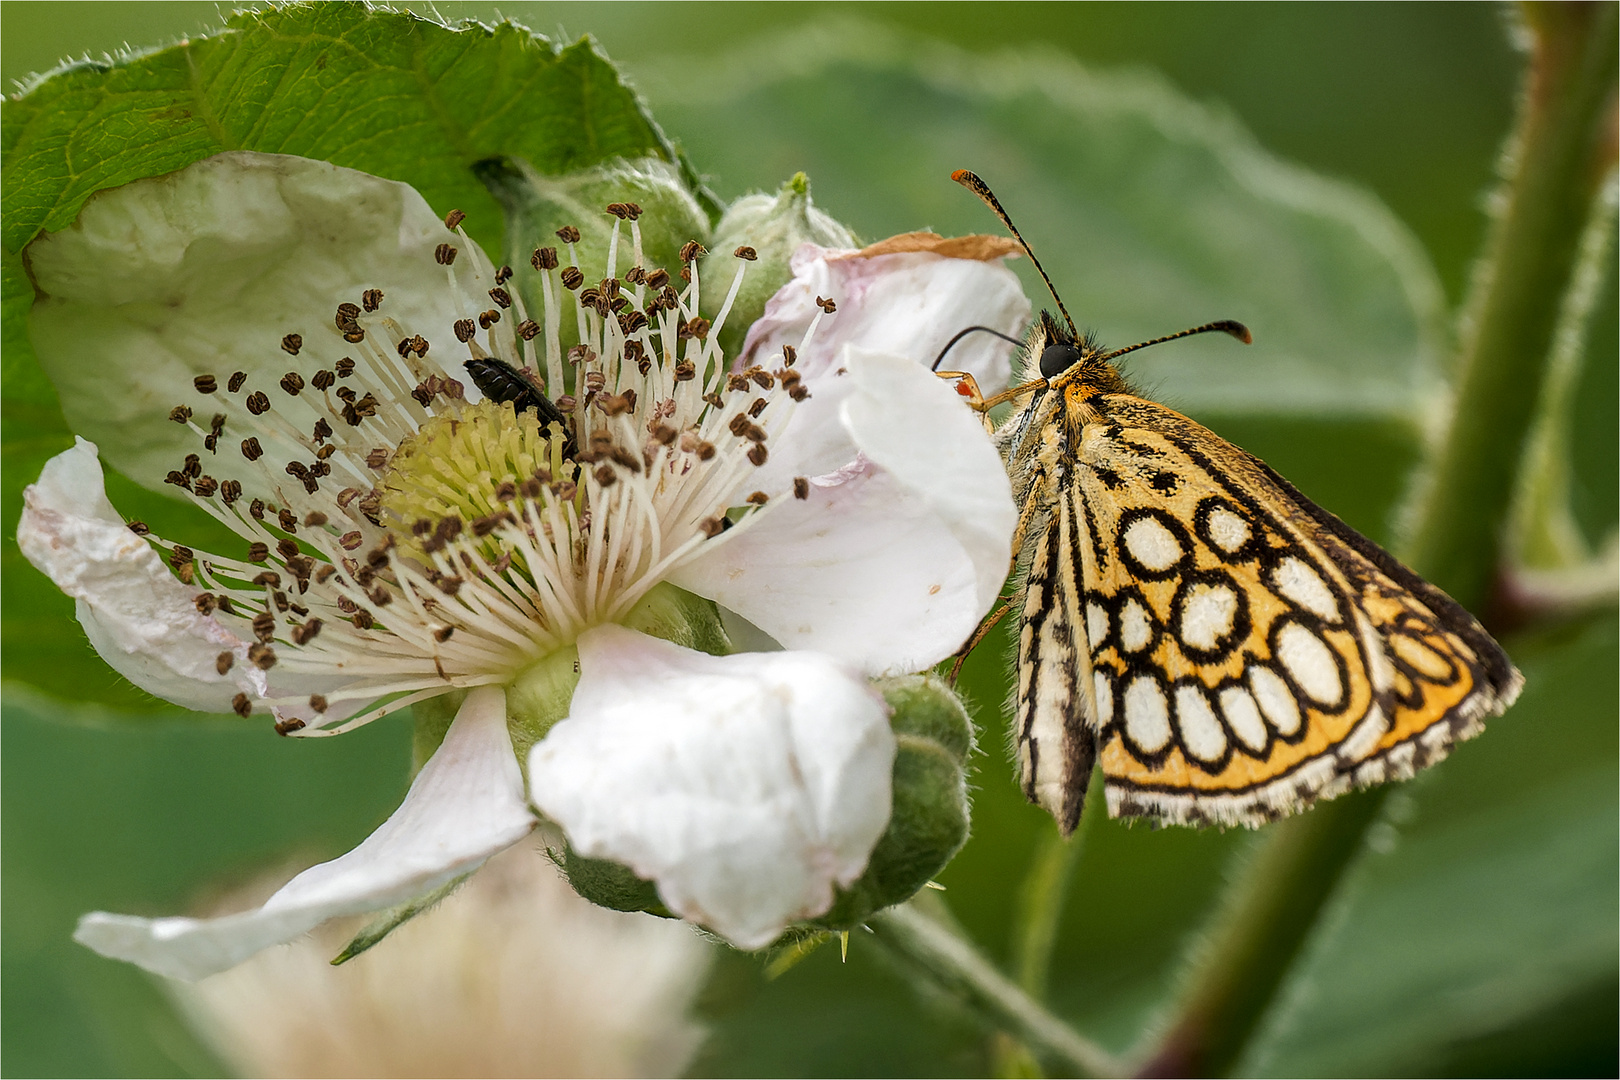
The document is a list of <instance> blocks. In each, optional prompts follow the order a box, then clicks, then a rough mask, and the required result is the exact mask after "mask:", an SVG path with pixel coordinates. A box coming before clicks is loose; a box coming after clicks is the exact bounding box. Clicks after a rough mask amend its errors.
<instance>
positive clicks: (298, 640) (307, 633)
mask: <svg viewBox="0 0 1620 1080" xmlns="http://www.w3.org/2000/svg"><path fill="white" fill-rule="evenodd" d="M321 626H322V623H321V620H319V619H310V620H309V621H308V622H306V623H304V624H303V625H301V626H295V627H293V628H292V640H293V644H294V645H308V644H309V643H310V642H312V641H314V640H315V635H317V634H319V633H320V632H321Z"/></svg>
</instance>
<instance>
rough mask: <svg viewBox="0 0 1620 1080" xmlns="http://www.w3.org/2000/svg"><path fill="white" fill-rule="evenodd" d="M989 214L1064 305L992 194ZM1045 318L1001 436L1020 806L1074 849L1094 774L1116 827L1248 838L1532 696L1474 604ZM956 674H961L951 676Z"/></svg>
mask: <svg viewBox="0 0 1620 1080" xmlns="http://www.w3.org/2000/svg"><path fill="white" fill-rule="evenodd" d="M952 179H954V180H956V181H957V182H958V183H960V184H962V185H963V186H965V187H967V188H968V189H969V190H971V191H973V192H974V193H975V194H976V195H978V196H979V197H980V198H981V199H982V200H983V201H984V202H985V203H986V205H988V206H989V207H990V208H991V209H992V210H993V211H995V213H996V214H997V216H998V217H1000V218H1001V220H1002V222H1003V224H1005V225H1006V227H1007V228H1008V230H1009V231H1010V232H1011V233H1012V234H1013V236H1014V237H1015V238H1017V240H1018V241H1019V243H1020V244H1023V246H1024V250H1025V251H1026V253H1028V254H1029V256H1030V259H1031V261H1032V262H1033V263H1034V265H1035V267H1036V269H1037V270H1038V271H1039V272H1040V274H1041V277H1042V278H1043V279H1045V280H1046V283H1047V287H1048V288H1049V289H1051V287H1052V285H1051V280H1050V279H1049V278H1047V276H1046V271H1045V270H1044V269H1042V268H1041V266H1040V263H1039V261H1038V260H1036V259H1035V255H1034V252H1033V251H1030V249H1029V245H1028V244H1027V243H1026V242H1025V241H1024V238H1023V237H1022V236H1021V235H1019V233H1018V230H1017V229H1016V228H1015V227H1014V226H1013V224H1012V221H1011V219H1010V218H1009V217H1008V216H1007V213H1006V211H1005V210H1003V209H1002V208H1001V204H1000V203H999V202H998V201H997V200H996V198H995V196H994V195H993V194H992V193H991V192H990V189H989V188H988V187H987V186H986V185H985V183H984V181H982V180H980V179H979V178H978V177H977V176H975V175H974V174H972V173H970V172H967V171H966V170H962V171H959V172H957V173H955V174H953V176H952ZM1052 297H1053V299H1054V300H1055V301H1056V302H1057V307H1058V310H1059V312H1060V313H1061V314H1062V316H1063V322H1061V323H1060V322H1059V321H1058V320H1057V319H1056V318H1054V317H1053V316H1052V315H1051V314H1050V313H1049V312H1042V314H1041V317H1040V319H1039V320H1038V321H1037V322H1036V324H1035V326H1034V327H1033V329H1032V331H1031V332H1030V335H1029V337H1028V339H1027V340H1026V341H1025V342H1024V352H1023V359H1024V372H1023V380H1022V381H1019V382H1015V383H1014V384H1013V385H1012V386H1011V388H1009V389H1008V390H1007V391H1005V392H1004V393H1002V394H998V395H995V396H993V397H991V398H989V399H985V398H983V397H982V396H981V395H980V394H979V392H978V389H977V387H976V386H974V385H973V384H972V379H971V376H964V375H962V373H959V372H941V373H940V374H941V375H945V376H949V377H956V378H959V379H961V380H962V381H961V386H962V388H963V391H964V393H965V394H968V395H970V396H971V397H972V398H974V400H975V408H977V409H979V410H980V411H982V412H985V413H986V414H988V410H989V409H990V408H992V407H994V406H995V405H997V404H1000V403H1003V402H1012V403H1013V405H1014V408H1013V411H1012V413H1011V415H1010V416H1008V417H1007V418H1006V419H1005V420H1004V421H1003V422H1002V423H1000V424H999V425H998V426H996V427H995V430H994V439H995V442H996V444H997V447H998V449H999V450H1000V452H1001V454H1002V457H1003V459H1004V461H1005V462H1006V465H1007V470H1008V473H1009V475H1010V477H1011V479H1012V484H1013V494H1014V497H1015V499H1016V500H1017V502H1018V504H1019V506H1020V514H1019V524H1018V530H1017V533H1016V534H1015V537H1014V542H1013V547H1014V551H1015V560H1014V561H1015V567H1016V573H1015V575H1014V579H1013V580H1014V583H1015V592H1014V594H1013V598H1012V600H1011V601H1010V602H1009V603H1008V604H1007V605H1006V606H1004V607H1003V608H1002V609H1001V610H1000V611H998V612H997V613H995V614H993V615H991V616H990V617H989V618H987V619H986V620H985V623H984V624H983V625H981V627H980V630H979V632H978V633H977V634H975V636H974V638H973V640H972V641H970V642H969V643H968V645H966V646H964V649H963V652H962V654H961V655H962V656H965V655H966V652H967V651H968V650H970V649H971V648H972V646H973V645H975V644H977V642H978V641H979V640H981V639H982V638H983V636H984V634H985V633H986V632H987V631H988V629H989V628H990V627H991V626H993V625H994V624H995V621H996V620H997V619H999V618H1000V617H1001V616H1002V615H1003V614H1005V613H1007V612H1008V611H1017V612H1018V614H1019V628H1018V636H1017V642H1016V646H1015V648H1016V657H1017V686H1016V688H1015V691H1014V695H1013V704H1012V709H1013V714H1014V715H1013V725H1012V726H1013V730H1012V734H1013V739H1014V742H1015V745H1016V751H1017V763H1018V770H1019V779H1020V782H1021V785H1022V787H1023V790H1024V794H1025V796H1026V797H1027V798H1028V799H1029V800H1030V801H1031V802H1035V803H1038V804H1039V805H1041V806H1042V807H1044V808H1045V809H1046V810H1048V811H1049V812H1050V813H1051V814H1052V815H1053V817H1054V818H1056V820H1057V823H1058V826H1059V828H1060V829H1061V830H1062V832H1063V833H1064V834H1065V835H1067V834H1068V833H1070V832H1072V831H1073V829H1074V828H1075V826H1076V825H1077V824H1078V822H1079V819H1080V812H1081V808H1082V807H1083V805H1084V803H1085V797H1086V789H1087V787H1088V785H1089V783H1090V780H1091V776H1092V772H1093V769H1094V768H1095V767H1096V766H1098V765H1100V766H1101V772H1102V778H1103V783H1104V785H1105V792H1104V793H1105V795H1106V801H1107V805H1108V812H1109V814H1110V815H1111V816H1114V817H1146V818H1152V819H1157V820H1159V821H1162V822H1167V823H1172V824H1181V825H1205V824H1215V825H1249V826H1256V825H1260V824H1263V823H1265V822H1268V821H1272V820H1275V819H1277V818H1279V817H1283V816H1285V815H1287V814H1290V813H1293V812H1296V811H1298V810H1301V809H1304V808H1305V807H1308V806H1309V805H1311V804H1312V803H1313V802H1314V801H1315V800H1317V799H1326V798H1332V797H1333V796H1335V795H1339V794H1342V793H1343V792H1345V791H1348V790H1350V789H1351V788H1357V787H1366V786H1369V785H1373V784H1379V783H1383V782H1386V781H1391V780H1399V779H1406V778H1409V777H1411V776H1412V775H1413V774H1414V773H1415V772H1416V771H1417V770H1419V769H1422V768H1424V767H1425V766H1427V765H1430V764H1432V763H1434V762H1436V761H1438V760H1440V759H1441V758H1443V757H1445V756H1446V754H1447V753H1448V752H1449V750H1450V748H1451V746H1452V744H1453V743H1455V742H1457V741H1459V740H1463V739H1468V738H1471V737H1473V736H1474V735H1477V734H1478V733H1479V732H1480V731H1481V730H1483V721H1484V719H1485V718H1486V717H1489V716H1493V715H1497V714H1500V713H1501V712H1502V711H1503V710H1505V709H1506V708H1507V707H1508V706H1509V705H1511V704H1512V703H1513V700H1514V698H1515V697H1516V696H1517V695H1518V692H1519V688H1520V686H1521V685H1522V683H1523V679H1522V677H1521V676H1520V674H1519V673H1518V671H1517V670H1515V669H1514V667H1513V664H1512V663H1511V662H1510V661H1509V659H1508V657H1507V655H1506V654H1505V653H1504V652H1503V651H1502V648H1501V646H1499V645H1498V644H1497V643H1496V642H1495V641H1494V640H1492V638H1491V637H1490V635H1489V634H1487V633H1486V632H1485V630H1484V629H1483V628H1482V627H1481V626H1480V625H1479V623H1478V622H1477V621H1476V620H1475V619H1474V617H1473V616H1472V615H1470V614H1469V613H1468V612H1467V611H1466V610H1465V609H1464V608H1463V607H1462V606H1461V605H1459V604H1458V603H1456V602H1455V601H1454V600H1452V599H1451V598H1450V597H1449V596H1447V595H1446V594H1445V593H1443V592H1442V591H1440V590H1439V589H1438V588H1436V587H1435V586H1433V585H1431V584H1429V583H1428V582H1426V581H1424V580H1423V579H1422V578H1421V577H1419V576H1418V575H1417V574H1415V573H1413V572H1412V571H1411V570H1409V569H1407V568H1406V567H1405V566H1403V565H1401V563H1400V562H1398V561H1397V560H1396V559H1395V558H1394V557H1393V556H1391V555H1390V554H1389V553H1388V552H1386V551H1384V550H1383V549H1382V548H1380V547H1379V546H1378V545H1377V544H1374V543H1373V542H1372V541H1370V540H1368V539H1367V538H1366V537H1364V536H1362V535H1361V534H1360V533H1358V532H1356V531H1355V530H1354V529H1352V528H1350V527H1349V526H1348V525H1346V524H1345V523H1344V522H1342V521H1340V520H1339V519H1338V518H1336V517H1334V516H1333V515H1332V514H1330V513H1329V512H1327V511H1326V510H1323V509H1322V508H1321V507H1319V506H1317V505H1316V504H1315V503H1313V502H1311V501H1310V500H1309V499H1307V498H1306V497H1305V496H1304V495H1302V494H1300V492H1299V491H1298V490H1297V489H1296V488H1295V487H1294V486H1293V485H1292V484H1290V483H1289V482H1288V481H1287V480H1284V479H1283V478H1282V477H1281V476H1279V475H1277V473H1276V472H1275V471H1273V470H1272V469H1271V468H1270V467H1269V466H1268V465H1266V464H1265V462H1263V461H1261V460H1259V459H1258V458H1256V457H1253V456H1252V455H1250V454H1247V453H1245V452H1244V451H1242V450H1240V449H1238V448H1237V447H1236V446H1233V445H1232V444H1231V443H1229V442H1226V441H1225V440H1224V439H1222V438H1221V437H1220V436H1218V435H1216V434H1215V433H1214V432H1212V431H1210V430H1209V429H1207V428H1204V427H1201V426H1200V425H1198V424H1197V423H1194V422H1193V421H1192V420H1189V419H1188V418H1187V417H1185V416H1182V415H1181V414H1179V413H1177V412H1175V411H1174V410H1172V409H1168V408H1166V407H1165V406H1163V405H1160V404H1158V403H1156V402H1153V401H1150V400H1148V399H1147V398H1145V397H1142V396H1140V395H1138V394H1137V393H1135V392H1134V391H1133V390H1132V388H1131V387H1130V385H1129V384H1128V383H1127V382H1126V381H1125V379H1124V378H1123V376H1121V374H1120V372H1119V370H1118V369H1117V368H1116V367H1115V365H1114V364H1113V361H1114V360H1115V359H1116V358H1118V357H1119V356H1122V355H1124V354H1125V353H1128V352H1132V351H1135V350H1136V349H1139V348H1143V347H1145V346H1147V345H1156V344H1159V343H1160V342H1163V341H1169V340H1173V339H1175V338H1180V337H1186V336H1189V335H1192V334H1201V333H1207V332H1211V331H1217V332H1225V333H1227V334H1230V335H1231V336H1233V337H1236V338H1238V339H1240V340H1242V341H1244V342H1248V341H1249V340H1250V335H1249V332H1248V330H1247V329H1246V328H1244V327H1243V326H1242V325H1241V324H1239V323H1235V322H1217V323H1210V324H1207V325H1205V326H1200V327H1197V328H1195V329H1192V330H1186V331H1183V332H1182V333H1179V334H1173V335H1170V336H1169V337H1165V338H1158V339H1155V340H1153V341H1149V342H1143V343H1142V344H1141V345H1133V346H1130V347H1129V348H1125V349H1118V350H1115V351H1113V352H1108V351H1107V350H1105V349H1103V348H1102V347H1101V346H1100V345H1099V344H1098V343H1097V342H1096V341H1095V340H1094V339H1093V338H1091V337H1090V336H1087V335H1081V334H1078V333H1077V332H1076V331H1075V329H1074V323H1073V320H1071V319H1070V318H1069V314H1068V311H1067V309H1065V308H1064V307H1063V301H1062V300H1061V299H1060V298H1059V297H1058V295H1057V292H1056V290H1055V289H1052ZM958 666H960V664H959V665H958Z"/></svg>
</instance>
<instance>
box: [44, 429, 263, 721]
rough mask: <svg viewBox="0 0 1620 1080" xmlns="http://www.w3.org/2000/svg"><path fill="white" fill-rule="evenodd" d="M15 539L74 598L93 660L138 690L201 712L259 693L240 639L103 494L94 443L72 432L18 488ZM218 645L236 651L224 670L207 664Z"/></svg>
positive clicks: (259, 679)
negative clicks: (67, 446) (34, 479)
mask: <svg viewBox="0 0 1620 1080" xmlns="http://www.w3.org/2000/svg"><path fill="white" fill-rule="evenodd" d="M17 546H18V547H19V548H21V549H22V553H23V555H24V556H25V557H26V558H27V559H28V561H29V562H31V563H33V564H34V565H35V566H36V567H38V568H39V569H40V570H41V571H43V572H44V573H45V574H46V575H47V576H49V577H50V579H51V580H52V581H54V582H55V583H56V585H57V587H58V588H60V589H61V590H62V591H63V592H65V593H67V594H68V595H69V596H71V597H73V598H74V600H76V601H77V612H78V616H79V622H80V623H82V624H83V625H84V630H85V633H86V634H87V635H88V636H89V638H90V643H91V644H92V645H93V646H95V650H96V652H98V653H99V654H101V657H102V659H104V660H106V661H107V663H108V664H110V665H112V667H113V669H114V670H115V671H117V672H118V673H119V674H120V675H122V676H124V677H125V678H126V679H128V680H129V681H130V682H132V683H134V684H135V685H136V686H139V687H140V688H141V689H142V690H145V691H147V692H148V693H151V694H155V695H157V696H158V697H160V698H163V699H165V700H167V701H172V702H174V703H175V704H176V705H180V706H183V707H185V708H188V709H197V710H200V711H204V712H226V711H228V710H229V709H230V707H231V699H232V698H233V697H235V696H236V693H237V692H238V691H245V692H247V693H248V694H249V695H252V696H261V695H263V694H264V693H265V691H266V687H265V680H264V673H263V672H261V671H259V670H258V669H257V668H255V667H254V666H253V665H252V664H250V663H248V661H247V649H248V645H249V643H248V642H246V641H243V640H242V639H241V638H239V637H237V636H236V634H234V633H232V632H231V631H230V630H229V629H227V628H226V627H225V626H224V625H222V624H221V623H220V622H219V620H217V619H215V618H214V617H213V616H211V615H202V614H200V613H199V612H198V611H197V607H196V604H195V603H194V600H195V598H196V596H197V594H198V590H196V589H194V588H191V587H190V586H188V585H184V584H182V583H181V582H180V581H179V580H177V579H176V578H175V576H174V575H173V574H171V573H170V572H169V570H168V568H167V567H165V566H164V565H163V560H162V559H161V558H160V557H159V556H158V553H157V552H156V551H155V550H153V548H152V547H151V545H149V544H148V543H147V542H146V541H145V540H143V539H141V538H140V537H139V536H136V535H135V534H134V533H132V532H130V531H129V526H127V525H125V524H124V520H123V519H122V518H121V517H119V516H118V512H117V511H116V510H114V509H113V506H112V504H111V503H110V502H108V501H107V495H106V491H105V488H104V486H103V481H102V474H101V463H100V462H99V461H98V460H97V457H96V446H95V444H94V443H91V442H86V441H85V440H84V439H79V440H77V442H76V445H75V446H74V448H73V449H72V450H66V451H64V452H62V453H60V454H58V455H56V456H55V457H53V458H52V459H51V460H50V461H48V462H46V463H45V468H44V470H43V471H42V472H41V473H40V476H39V482H38V483H36V484H30V485H29V486H28V487H27V488H26V489H24V491H23V512H22V518H21V520H20V521H19V522H18V524H17ZM222 652H231V653H234V654H235V656H236V662H235V664H234V666H233V667H232V668H231V670H230V672H229V673H228V674H226V675H220V674H219V671H218V669H217V668H216V667H215V666H214V665H215V662H216V660H217V659H218V657H219V654H220V653H222Z"/></svg>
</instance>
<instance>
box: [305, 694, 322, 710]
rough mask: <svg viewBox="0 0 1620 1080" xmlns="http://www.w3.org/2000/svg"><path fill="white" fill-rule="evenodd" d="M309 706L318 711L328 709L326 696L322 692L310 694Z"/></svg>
mask: <svg viewBox="0 0 1620 1080" xmlns="http://www.w3.org/2000/svg"><path fill="white" fill-rule="evenodd" d="M309 707H310V708H311V709H314V710H315V711H316V712H318V713H323V712H325V711H326V698H325V697H324V696H323V695H321V694H311V695H309Z"/></svg>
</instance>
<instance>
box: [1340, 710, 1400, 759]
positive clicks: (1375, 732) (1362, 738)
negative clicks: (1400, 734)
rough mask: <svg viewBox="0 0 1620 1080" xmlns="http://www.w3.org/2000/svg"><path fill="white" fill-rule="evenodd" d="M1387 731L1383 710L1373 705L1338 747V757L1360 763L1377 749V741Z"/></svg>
mask: <svg viewBox="0 0 1620 1080" xmlns="http://www.w3.org/2000/svg"><path fill="white" fill-rule="evenodd" d="M1388 730H1389V720H1388V719H1387V718H1386V717H1385V716H1384V710H1383V709H1381V708H1379V706H1378V705H1376V704H1375V705H1373V707H1372V708H1370V709H1368V710H1367V715H1366V716H1365V717H1363V718H1362V721H1361V723H1359V724H1357V725H1356V726H1355V728H1354V729H1353V730H1351V732H1350V735H1349V737H1348V738H1346V739H1345V740H1344V743H1343V744H1342V745H1341V746H1340V747H1339V755H1340V756H1341V757H1344V758H1347V759H1348V760H1350V761H1360V760H1361V759H1362V758H1364V757H1366V756H1367V755H1368V754H1370V753H1372V752H1373V751H1374V750H1376V749H1377V748H1378V740H1379V739H1382V738H1383V737H1384V733H1385V732H1386V731H1388Z"/></svg>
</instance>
